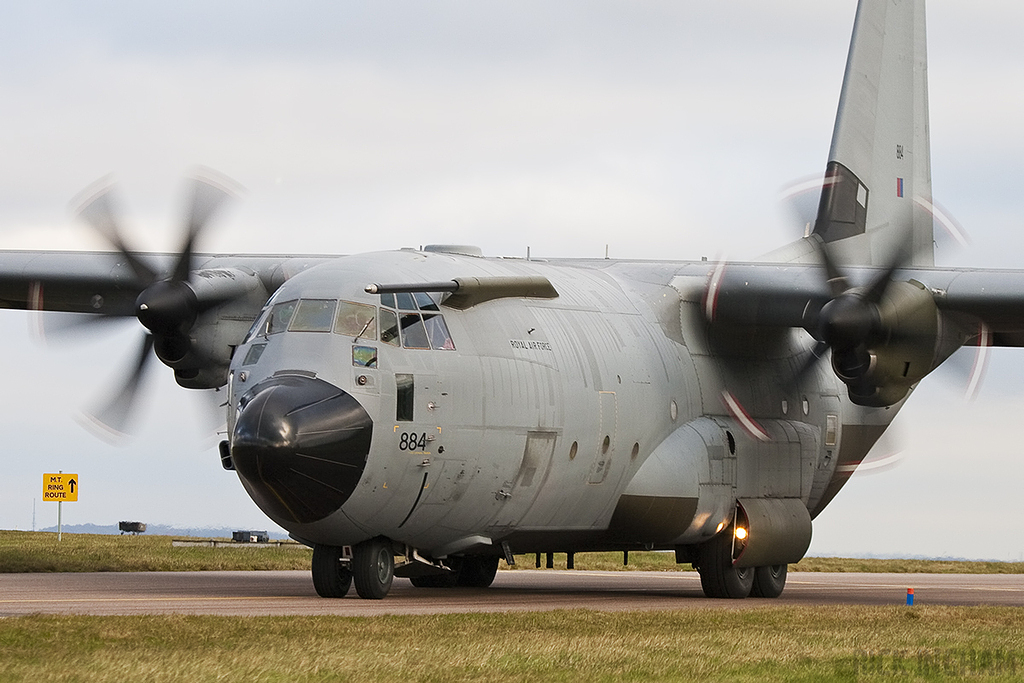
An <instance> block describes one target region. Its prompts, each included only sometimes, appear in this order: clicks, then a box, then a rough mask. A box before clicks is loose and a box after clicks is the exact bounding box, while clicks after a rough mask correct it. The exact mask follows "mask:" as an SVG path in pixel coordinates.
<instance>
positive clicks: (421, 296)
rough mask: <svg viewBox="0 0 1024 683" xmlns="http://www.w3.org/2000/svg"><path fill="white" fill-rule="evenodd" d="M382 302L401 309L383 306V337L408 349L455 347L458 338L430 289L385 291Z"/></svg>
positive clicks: (383, 339)
mask: <svg viewBox="0 0 1024 683" xmlns="http://www.w3.org/2000/svg"><path fill="white" fill-rule="evenodd" d="M380 303H381V306H396V305H397V308H398V310H399V311H400V312H399V313H398V314H396V313H395V312H393V311H389V310H388V309H387V308H381V309H380V338H381V341H383V342H385V343H387V344H391V345H392V346H404V347H405V348H407V349H436V350H439V351H454V350H455V342H453V341H452V336H451V333H449V332H448V325H447V324H445V321H444V316H443V315H441V313H440V310H441V309H440V307H439V306H438V303H437V301H436V300H435V299H434V297H433V296H431V295H430V294H428V293H427V292H412V293H410V292H399V293H397V294H381V295H380ZM406 311H423V313H422V314H421V313H412V312H409V313H406ZM399 329H401V335H399Z"/></svg>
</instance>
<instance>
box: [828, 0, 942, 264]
mask: <svg viewBox="0 0 1024 683" xmlns="http://www.w3.org/2000/svg"><path fill="white" fill-rule="evenodd" d="M927 61H928V60H927V55H926V41H925V10H924V0H861V2H860V5H859V6H858V8H857V20H856V23H855V24H854V28H853V39H852V41H851V43H850V54H849V58H848V60H847V63H846V76H845V78H844V80H843V91H842V95H841V97H840V99H839V112H838V114H837V115H836V125H835V130H834V131H833V134H832V148H831V151H830V152H829V157H828V166H827V169H826V172H825V184H824V187H823V188H822V193H821V202H820V204H819V207H818V216H817V220H816V221H815V225H814V234H815V235H817V236H818V237H820V238H821V239H822V240H823V241H824V242H826V243H828V244H829V249H830V251H831V252H832V253H833V254H834V255H835V257H836V258H837V259H838V260H839V261H840V262H842V263H847V264H858V265H861V264H862V265H872V264H874V265H885V264H888V263H889V262H891V261H892V260H893V258H894V255H895V254H896V253H898V252H899V250H900V249H901V247H903V245H905V244H907V243H908V240H909V242H910V246H911V254H910V258H909V261H910V263H911V264H912V265H917V266H927V265H932V264H933V257H934V250H933V243H932V239H933V235H932V216H931V212H930V210H931V207H932V203H931V201H932V183H931V152H930V148H929V147H930V143H929V133H928V73H927Z"/></svg>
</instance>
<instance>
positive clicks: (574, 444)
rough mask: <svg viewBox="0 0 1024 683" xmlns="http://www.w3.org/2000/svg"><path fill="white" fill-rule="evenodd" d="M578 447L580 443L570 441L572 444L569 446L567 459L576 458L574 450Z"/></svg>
mask: <svg viewBox="0 0 1024 683" xmlns="http://www.w3.org/2000/svg"><path fill="white" fill-rule="evenodd" d="M579 447H580V445H579V444H578V443H576V442H575V441H573V442H572V446H569V459H570V460H575V459H576V451H577V450H579Z"/></svg>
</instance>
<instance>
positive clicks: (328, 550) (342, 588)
mask: <svg viewBox="0 0 1024 683" xmlns="http://www.w3.org/2000/svg"><path fill="white" fill-rule="evenodd" d="M351 585H352V571H351V570H350V569H349V568H348V567H347V566H345V565H344V564H342V562H341V547H340V546H336V545H315V546H313V587H314V588H316V593H317V595H319V596H320V597H321V598H343V597H345V595H346V594H347V593H348V589H349V587H350V586H351Z"/></svg>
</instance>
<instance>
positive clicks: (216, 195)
mask: <svg viewBox="0 0 1024 683" xmlns="http://www.w3.org/2000/svg"><path fill="white" fill-rule="evenodd" d="M226 180H227V179H223V180H220V179H212V178H207V177H200V176H196V177H194V178H191V179H190V181H189V187H190V191H191V200H190V202H189V207H188V215H187V217H186V226H185V242H184V244H182V246H181V250H180V251H179V253H178V262H177V263H176V264H175V266H174V272H173V274H172V279H173V280H176V281H179V282H180V281H184V280H188V275H189V272H190V271H191V270H192V254H193V252H194V250H195V244H196V241H197V240H198V239H199V236H200V234H201V233H202V231H203V229H204V228H205V227H206V225H207V224H208V223H209V222H210V219H211V218H213V216H214V214H216V213H217V211H218V210H219V209H220V208H221V207H222V206H223V205H224V203H225V202H226V201H227V200H228V199H231V198H232V197H233V196H234V193H232V192H231V191H230V190H229V189H228V188H229V185H228V183H227V182H225V181H226Z"/></svg>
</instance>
